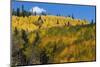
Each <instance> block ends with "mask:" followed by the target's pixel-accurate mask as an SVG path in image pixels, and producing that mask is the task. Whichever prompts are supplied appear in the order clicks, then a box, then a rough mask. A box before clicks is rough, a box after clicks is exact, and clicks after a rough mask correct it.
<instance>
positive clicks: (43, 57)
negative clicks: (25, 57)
mask: <svg viewBox="0 0 100 67" xmlns="http://www.w3.org/2000/svg"><path fill="white" fill-rule="evenodd" d="M48 61H49V57H48V56H47V54H46V51H45V50H43V51H41V53H40V63H41V64H47V63H48Z"/></svg>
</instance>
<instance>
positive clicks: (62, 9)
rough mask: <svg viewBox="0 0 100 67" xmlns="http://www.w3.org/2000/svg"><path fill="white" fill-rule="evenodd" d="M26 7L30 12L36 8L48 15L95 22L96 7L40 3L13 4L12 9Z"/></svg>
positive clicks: (16, 2) (17, 2) (15, 2)
mask: <svg viewBox="0 0 100 67" xmlns="http://www.w3.org/2000/svg"><path fill="white" fill-rule="evenodd" d="M21 5H24V9H25V10H27V11H29V10H30V9H32V8H33V7H35V6H38V7H40V8H43V9H45V10H46V12H47V13H50V14H53V15H57V14H61V15H63V16H68V15H72V14H73V16H74V17H75V18H77V19H86V20H88V21H91V20H92V19H93V20H94V21H95V8H96V7H95V6H82V5H71V4H54V3H40V2H38V3H37V2H25V1H24V2H19V1H14V2H12V8H14V9H15V10H16V9H17V8H21Z"/></svg>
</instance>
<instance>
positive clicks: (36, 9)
mask: <svg viewBox="0 0 100 67" xmlns="http://www.w3.org/2000/svg"><path fill="white" fill-rule="evenodd" d="M30 12H32V13H33V14H34V13H36V14H41V13H42V12H46V10H45V9H43V8H40V7H38V6H35V7H32V8H31V10H30Z"/></svg>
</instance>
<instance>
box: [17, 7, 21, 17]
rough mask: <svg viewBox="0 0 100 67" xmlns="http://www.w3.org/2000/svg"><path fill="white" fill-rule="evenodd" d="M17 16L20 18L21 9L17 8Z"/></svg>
mask: <svg viewBox="0 0 100 67" xmlns="http://www.w3.org/2000/svg"><path fill="white" fill-rule="evenodd" d="M17 16H20V9H19V8H17Z"/></svg>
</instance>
